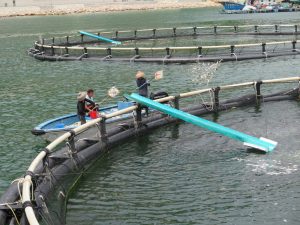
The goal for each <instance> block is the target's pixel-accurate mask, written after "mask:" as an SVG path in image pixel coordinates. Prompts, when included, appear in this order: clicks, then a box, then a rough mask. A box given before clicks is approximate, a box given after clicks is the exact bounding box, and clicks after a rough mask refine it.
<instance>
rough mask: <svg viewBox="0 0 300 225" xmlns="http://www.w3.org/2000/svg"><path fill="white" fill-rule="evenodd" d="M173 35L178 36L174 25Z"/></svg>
mask: <svg viewBox="0 0 300 225" xmlns="http://www.w3.org/2000/svg"><path fill="white" fill-rule="evenodd" d="M173 36H174V37H175V36H176V27H173Z"/></svg>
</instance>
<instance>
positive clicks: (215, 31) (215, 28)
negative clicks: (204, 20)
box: [214, 26, 217, 34]
mask: <svg viewBox="0 0 300 225" xmlns="http://www.w3.org/2000/svg"><path fill="white" fill-rule="evenodd" d="M214 34H217V26H214Z"/></svg>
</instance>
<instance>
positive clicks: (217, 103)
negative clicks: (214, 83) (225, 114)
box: [212, 87, 221, 112]
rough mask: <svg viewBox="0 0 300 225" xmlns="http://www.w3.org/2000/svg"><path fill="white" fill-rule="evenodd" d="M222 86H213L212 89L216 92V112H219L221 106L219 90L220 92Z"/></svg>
mask: <svg viewBox="0 0 300 225" xmlns="http://www.w3.org/2000/svg"><path fill="white" fill-rule="evenodd" d="M220 90H221V89H220V87H216V88H213V89H212V91H213V92H214V102H213V110H214V111H215V112H218V110H219V106H220V101H219V92H220Z"/></svg>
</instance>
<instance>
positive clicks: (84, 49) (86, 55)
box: [83, 47, 88, 58]
mask: <svg viewBox="0 0 300 225" xmlns="http://www.w3.org/2000/svg"><path fill="white" fill-rule="evenodd" d="M83 51H84V57H85V58H87V57H88V51H87V48H86V47H84V48H83Z"/></svg>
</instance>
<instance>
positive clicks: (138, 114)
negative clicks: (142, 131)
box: [135, 104, 142, 128]
mask: <svg viewBox="0 0 300 225" xmlns="http://www.w3.org/2000/svg"><path fill="white" fill-rule="evenodd" d="M135 112H136V117H135V122H136V126H137V127H136V128H140V127H141V126H142V106H141V105H140V104H138V106H137V108H136V110H135Z"/></svg>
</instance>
